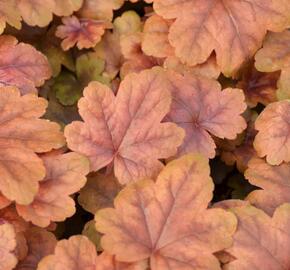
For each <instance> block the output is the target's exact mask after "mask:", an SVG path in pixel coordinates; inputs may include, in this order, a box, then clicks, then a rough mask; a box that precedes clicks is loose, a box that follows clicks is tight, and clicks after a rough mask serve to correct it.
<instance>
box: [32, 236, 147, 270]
mask: <svg viewBox="0 0 290 270" xmlns="http://www.w3.org/2000/svg"><path fill="white" fill-rule="evenodd" d="M80 269H81V270H145V269H146V268H145V266H144V263H143V262H141V263H137V264H133V265H129V264H122V263H118V262H116V261H115V260H114V259H113V257H112V256H110V255H108V254H105V253H103V254H102V255H100V256H97V252H96V249H95V246H94V244H93V243H92V242H91V241H89V240H88V238H87V237H85V236H81V235H75V236H72V237H70V238H69V239H68V240H61V241H59V242H58V243H57V245H56V248H55V251H54V255H50V256H47V257H45V258H44V259H42V260H41V262H40V263H39V264H38V268H37V270H80Z"/></svg>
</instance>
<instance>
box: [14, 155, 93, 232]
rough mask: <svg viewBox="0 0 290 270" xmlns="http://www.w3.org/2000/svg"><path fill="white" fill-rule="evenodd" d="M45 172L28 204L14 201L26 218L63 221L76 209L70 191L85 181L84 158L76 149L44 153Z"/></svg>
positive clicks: (43, 223)
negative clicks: (56, 153) (59, 152)
mask: <svg viewBox="0 0 290 270" xmlns="http://www.w3.org/2000/svg"><path fill="white" fill-rule="evenodd" d="M42 159H43V162H44V165H45V168H46V176H45V178H44V179H43V180H42V181H41V182H40V186H39V191H38V193H37V195H36V196H35V198H34V200H33V202H32V203H31V204H29V205H27V206H26V205H23V206H22V205H17V206H16V207H17V211H18V213H19V215H21V216H22V217H23V218H24V219H25V220H27V221H31V222H32V223H34V224H36V225H38V226H41V227H46V226H48V225H49V224H50V222H51V221H63V220H65V218H67V217H70V216H72V215H73V214H74V212H75V202H74V200H73V199H72V198H70V195H71V194H73V193H75V192H77V191H79V190H80V189H81V188H82V187H83V186H84V185H85V183H86V177H85V176H86V174H88V172H89V162H88V160H87V158H85V157H84V156H81V155H79V154H76V153H68V154H63V155H52V156H47V157H43V158H42Z"/></svg>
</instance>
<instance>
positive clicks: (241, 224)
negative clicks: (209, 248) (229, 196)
mask: <svg viewBox="0 0 290 270" xmlns="http://www.w3.org/2000/svg"><path fill="white" fill-rule="evenodd" d="M231 210H232V211H233V212H234V213H235V215H236V216H237V218H238V228H237V232H236V233H235V235H234V242H233V246H232V247H230V248H229V249H228V250H227V252H229V253H230V254H231V255H233V256H234V257H235V260H233V261H232V262H230V263H229V264H227V265H226V266H224V269H225V270H246V269H267V270H282V269H289V267H290V257H289V253H290V204H283V205H282V206H280V207H278V208H277V209H276V211H275V212H274V215H273V217H272V218H270V217H269V216H268V215H266V214H265V213H264V212H263V211H262V210H258V209H256V208H254V207H252V206H245V207H237V208H232V209H231Z"/></svg>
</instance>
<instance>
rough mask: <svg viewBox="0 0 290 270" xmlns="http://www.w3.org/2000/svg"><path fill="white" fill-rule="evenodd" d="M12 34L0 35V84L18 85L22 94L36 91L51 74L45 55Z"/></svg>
mask: <svg viewBox="0 0 290 270" xmlns="http://www.w3.org/2000/svg"><path fill="white" fill-rule="evenodd" d="M17 43H18V42H17V40H16V38H14V37H12V36H1V37H0V85H1V86H7V85H10V86H17V87H18V88H19V89H20V91H21V93H22V94H26V93H30V92H36V91H37V90H36V87H38V86H41V85H42V84H43V83H44V81H45V80H47V79H49V78H50V76H51V70H50V66H49V63H48V61H47V59H46V57H45V56H44V55H42V54H41V53H40V52H38V51H37V50H36V49H35V48H34V47H32V46H31V45H28V44H24V43H19V44H17Z"/></svg>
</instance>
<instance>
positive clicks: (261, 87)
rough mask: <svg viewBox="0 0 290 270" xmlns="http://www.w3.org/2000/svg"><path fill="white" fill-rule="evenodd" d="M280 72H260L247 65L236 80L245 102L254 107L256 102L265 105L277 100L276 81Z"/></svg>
mask: <svg viewBox="0 0 290 270" xmlns="http://www.w3.org/2000/svg"><path fill="white" fill-rule="evenodd" d="M279 76H280V72H271V73H262V72H259V71H257V70H256V69H255V67H253V66H252V67H249V68H248V69H246V71H245V73H244V74H243V78H242V80H241V81H239V82H238V84H237V87H238V88H241V89H243V90H244V93H245V97H246V103H247V104H248V106H249V107H251V108H254V107H256V106H257V105H258V103H261V104H263V105H264V106H267V105H268V104H270V103H271V102H275V101H277V97H276V92H277V81H278V78H279Z"/></svg>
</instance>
